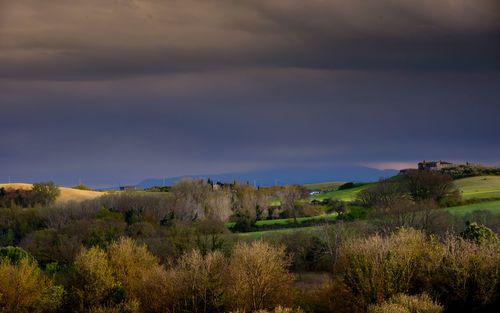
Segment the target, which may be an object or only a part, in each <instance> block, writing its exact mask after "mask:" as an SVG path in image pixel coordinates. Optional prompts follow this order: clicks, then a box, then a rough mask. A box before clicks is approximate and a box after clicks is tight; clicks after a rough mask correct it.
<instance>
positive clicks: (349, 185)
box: [338, 182, 355, 190]
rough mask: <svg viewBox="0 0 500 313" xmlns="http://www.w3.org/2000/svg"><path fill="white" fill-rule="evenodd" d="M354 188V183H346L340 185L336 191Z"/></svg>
mask: <svg viewBox="0 0 500 313" xmlns="http://www.w3.org/2000/svg"><path fill="white" fill-rule="evenodd" d="M354 186H355V184H354V183H352V182H348V183H345V184H342V185H340V186H339V188H338V190H344V189H350V188H353V187H354Z"/></svg>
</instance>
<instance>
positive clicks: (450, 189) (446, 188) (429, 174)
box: [403, 170, 461, 204]
mask: <svg viewBox="0 0 500 313" xmlns="http://www.w3.org/2000/svg"><path fill="white" fill-rule="evenodd" d="M403 183H404V185H405V187H406V190H407V192H408V193H409V195H410V196H411V197H412V199H413V200H414V201H419V200H429V199H431V200H434V201H436V202H437V203H440V204H444V202H446V201H448V200H455V201H456V200H460V198H461V196H460V191H459V190H458V188H457V187H455V184H454V183H453V177H452V176H451V175H448V174H442V173H440V172H437V171H431V170H411V171H407V172H406V174H405V176H404V178H403Z"/></svg>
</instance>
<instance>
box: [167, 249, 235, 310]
mask: <svg viewBox="0 0 500 313" xmlns="http://www.w3.org/2000/svg"><path fill="white" fill-rule="evenodd" d="M226 268H227V264H226V259H225V258H224V255H223V254H222V253H221V252H219V251H215V252H210V253H208V254H207V255H206V256H203V255H202V254H201V253H200V251H199V250H192V251H191V252H189V253H186V254H184V255H183V256H182V257H181V258H180V260H179V262H178V265H177V266H176V267H174V268H173V269H172V271H173V272H174V273H175V275H172V276H174V277H175V282H176V284H175V286H176V288H178V289H179V291H180V295H181V301H180V303H182V304H183V306H184V308H183V309H185V310H188V311H190V312H218V311H220V310H221V309H222V307H223V305H224V292H225V290H224V289H225V284H224V282H225V273H226Z"/></svg>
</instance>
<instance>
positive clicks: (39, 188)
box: [32, 181, 61, 206]
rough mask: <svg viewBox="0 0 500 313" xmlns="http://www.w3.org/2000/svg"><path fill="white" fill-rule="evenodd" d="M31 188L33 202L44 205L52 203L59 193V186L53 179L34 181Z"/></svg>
mask: <svg viewBox="0 0 500 313" xmlns="http://www.w3.org/2000/svg"><path fill="white" fill-rule="evenodd" d="M32 190H33V193H34V198H35V202H38V203H40V204H42V205H45V206H47V205H50V204H52V203H54V201H55V200H56V198H57V197H58V196H59V195H60V194H61V191H60V190H59V187H57V186H56V185H55V184H54V182H53V181H49V182H40V183H34V184H33V189H32Z"/></svg>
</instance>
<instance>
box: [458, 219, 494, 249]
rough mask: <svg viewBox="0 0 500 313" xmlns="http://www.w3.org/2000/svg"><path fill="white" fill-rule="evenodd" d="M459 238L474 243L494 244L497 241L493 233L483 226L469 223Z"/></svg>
mask: <svg viewBox="0 0 500 313" xmlns="http://www.w3.org/2000/svg"><path fill="white" fill-rule="evenodd" d="M460 237H462V238H463V239H466V240H471V241H474V242H475V243H478V244H480V243H483V242H495V241H498V238H497V236H496V235H495V233H494V232H493V231H492V230H491V229H489V228H488V227H486V226H484V225H478V224H477V223H474V222H473V223H470V224H469V225H467V227H466V228H465V229H464V231H462V232H461V233H460Z"/></svg>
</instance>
